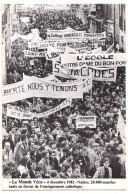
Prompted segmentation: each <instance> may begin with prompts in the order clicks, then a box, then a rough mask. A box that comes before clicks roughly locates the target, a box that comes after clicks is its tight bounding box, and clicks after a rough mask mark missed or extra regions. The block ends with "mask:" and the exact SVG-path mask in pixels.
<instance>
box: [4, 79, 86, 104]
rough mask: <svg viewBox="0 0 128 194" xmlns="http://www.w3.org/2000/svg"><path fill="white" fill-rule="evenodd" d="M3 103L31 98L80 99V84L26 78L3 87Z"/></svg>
mask: <svg viewBox="0 0 128 194" xmlns="http://www.w3.org/2000/svg"><path fill="white" fill-rule="evenodd" d="M2 92H3V103H10V102H15V101H18V100H23V99H26V98H31V97H47V98H82V97H83V91H82V83H81V82H80V81H77V80H76V81H74V82H72V83H54V82H53V83H52V82H48V81H44V80H41V79H38V78H36V77H32V78H28V80H26V79H25V80H23V81H20V82H17V83H14V84H9V85H5V86H4V87H3V91H2Z"/></svg>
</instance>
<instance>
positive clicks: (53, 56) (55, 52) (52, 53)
mask: <svg viewBox="0 0 128 194" xmlns="http://www.w3.org/2000/svg"><path fill="white" fill-rule="evenodd" d="M61 53H63V52H62V51H61V50H59V49H56V48H55V47H51V46H48V50H47V54H46V59H47V60H54V61H60V58H61Z"/></svg>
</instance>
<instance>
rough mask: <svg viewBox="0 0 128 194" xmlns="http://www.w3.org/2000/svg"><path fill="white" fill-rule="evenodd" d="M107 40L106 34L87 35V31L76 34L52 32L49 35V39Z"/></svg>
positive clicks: (76, 32)
mask: <svg viewBox="0 0 128 194" xmlns="http://www.w3.org/2000/svg"><path fill="white" fill-rule="evenodd" d="M96 37H98V38H99V39H101V38H106V32H102V33H86V32H85V31H75V32H59V33H58V32H50V31H48V33H47V39H51V40H52V39H54V40H55V39H69V38H77V39H78V38H96Z"/></svg>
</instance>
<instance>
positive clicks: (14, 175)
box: [12, 171, 20, 179]
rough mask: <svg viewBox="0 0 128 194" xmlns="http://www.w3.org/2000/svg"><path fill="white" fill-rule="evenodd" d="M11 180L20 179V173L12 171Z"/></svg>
mask: <svg viewBox="0 0 128 194" xmlns="http://www.w3.org/2000/svg"><path fill="white" fill-rule="evenodd" d="M12 178H13V179H14V178H17V179H18V178H20V172H19V171H14V172H12Z"/></svg>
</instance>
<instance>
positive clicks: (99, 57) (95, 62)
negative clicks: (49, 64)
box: [61, 53, 126, 68]
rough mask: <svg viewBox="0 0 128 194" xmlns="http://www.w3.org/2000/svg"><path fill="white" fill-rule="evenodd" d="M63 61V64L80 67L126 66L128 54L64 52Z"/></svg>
mask: <svg viewBox="0 0 128 194" xmlns="http://www.w3.org/2000/svg"><path fill="white" fill-rule="evenodd" d="M61 63H62V65H63V66H66V67H69V68H73V67H75V68H77V67H78V68H80V67H81V66H83V65H88V66H94V67H114V66H116V67H121V66H126V54H125V53H111V54H93V53H92V54H86V53H85V54H62V55H61Z"/></svg>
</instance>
